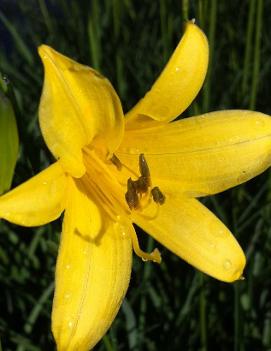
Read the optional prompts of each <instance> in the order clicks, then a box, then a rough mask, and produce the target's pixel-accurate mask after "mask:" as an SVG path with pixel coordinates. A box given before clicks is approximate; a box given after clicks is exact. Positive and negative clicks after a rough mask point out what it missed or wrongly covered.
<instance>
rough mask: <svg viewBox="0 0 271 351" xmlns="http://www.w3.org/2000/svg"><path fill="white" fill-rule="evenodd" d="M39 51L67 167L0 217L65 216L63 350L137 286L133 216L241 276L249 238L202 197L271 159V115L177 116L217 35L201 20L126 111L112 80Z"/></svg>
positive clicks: (54, 136) (207, 264)
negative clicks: (209, 35)
mask: <svg viewBox="0 0 271 351" xmlns="http://www.w3.org/2000/svg"><path fill="white" fill-rule="evenodd" d="M39 53H40V56H41V59H42V61H43V64H44V67H45V79H44V86H43V92H42V97H41V102H40V109H39V120H40V126H41V130H42V133H43V136H44V139H45V141H46V143H47V145H48V147H49V149H50V150H51V152H52V153H53V155H54V156H55V158H56V160H57V161H56V162H55V163H54V164H53V165H51V166H49V167H48V168H47V169H46V170H44V171H42V172H41V173H39V174H38V175H36V176H35V177H33V178H32V179H30V180H29V181H27V182H25V183H24V184H22V185H20V186H18V187H17V188H15V189H14V190H12V191H10V192H9V193H7V194H5V195H3V196H2V197H0V217H1V218H3V219H6V220H8V221H10V222H13V223H17V224H19V225H24V226H37V225H42V224H45V223H48V222H50V221H53V220H54V219H56V218H58V217H59V216H60V214H61V213H62V212H63V211H65V215H64V221H63V230H62V235H61V243H60V249H59V255H58V259H57V268H56V289H55V296H54V303H53V312H52V329H53V334H54V337H55V340H56V343H57V347H58V350H59V351H64V350H65V351H74V350H80V351H88V350H89V349H90V348H93V347H94V346H95V344H96V343H97V342H98V341H99V340H100V339H101V338H102V336H103V335H104V334H105V333H106V331H107V329H108V328H109V327H110V325H111V323H112V321H113V320H114V318H115V316H116V313H117V312H118V310H119V307H120V305H121V302H122V300H123V298H124V295H125V293H126V290H127V288H128V285H129V280H130V274H131V262H132V249H134V251H135V252H136V254H138V255H139V256H140V257H142V259H143V260H153V261H156V262H160V260H161V258H160V254H159V251H158V250H157V249H156V250H154V251H153V252H152V253H145V252H143V251H142V250H141V249H140V247H139V244H138V240H137V236H136V233H135V230H134V228H133V225H132V223H136V224H138V225H139V226H140V227H142V228H143V229H144V230H145V231H146V232H147V233H149V234H150V235H152V236H153V237H154V238H155V239H157V240H158V241H159V242H161V243H162V244H163V245H165V246H166V247H167V248H168V249H170V250H171V251H172V252H174V253H175V254H177V255H178V256H180V257H181V258H183V259H184V260H186V261H187V262H189V263H190V264H191V265H193V266H195V267H196V268H198V269H199V270H201V271H203V272H205V273H207V274H209V275H211V276H213V277H215V278H217V279H219V280H222V281H226V282H232V281H234V280H237V279H240V278H241V276H242V272H243V268H244V265H245V256H244V254H243V252H242V249H241V248H240V246H239V245H238V243H237V241H236V240H235V238H234V237H233V235H232V234H231V233H230V231H229V230H228V229H227V228H226V227H225V225H224V224H223V223H222V222H221V221H220V220H219V219H218V218H216V217H215V216H214V215H213V214H212V213H211V212H210V211H209V210H208V209H207V208H205V207H204V206H203V205H202V204H201V203H200V202H199V201H198V200H197V199H196V197H199V196H204V195H210V194H215V193H218V192H221V191H224V190H226V189H228V188H230V187H233V186H236V185H238V184H240V183H242V182H244V181H247V180H248V179H251V178H252V177H254V176H256V175H257V174H259V173H261V172H263V171H264V170H265V169H266V168H268V167H269V166H270V164H271V157H270V155H271V119H270V117H269V116H266V115H264V114H262V113H259V112H252V111H241V110H229V111H220V112H212V113H208V114H204V115H201V116H196V117H191V118H187V119H183V120H178V121H175V122H171V121H172V120H174V119H175V118H176V117H177V116H178V115H179V114H180V113H182V112H183V111H184V110H185V109H186V108H187V107H188V106H189V105H190V103H191V102H192V101H193V99H194V98H195V96H196V95H197V93H198V91H199V90H200V88H201V86H202V84H203V81H204V78H205V75H206V70H207V66H208V42H207V39H206V37H205V35H204V34H203V32H202V31H201V30H200V29H199V28H198V27H197V26H196V25H195V24H194V23H192V22H189V23H187V25H186V29H185V33H184V35H183V38H182V39H181V41H180V43H179V45H178V46H177V48H176V50H175V52H174V53H173V55H172V57H171V59H170V60H169V62H168V64H167V65H166V67H165V68H164V70H163V72H162V73H161V75H160V76H159V78H158V79H157V81H156V82H155V84H154V85H153V87H152V88H151V90H150V91H149V92H148V93H147V94H146V95H145V97H144V98H143V99H142V100H140V101H139V103H138V104H137V105H136V106H135V107H134V108H133V109H132V110H131V111H130V112H129V113H128V114H127V116H126V118H124V116H123V112H122V108H121V104H120V101H119V98H118V96H117V94H116V93H115V91H114V89H113V87H112V86H111V84H110V83H109V81H108V80H107V79H105V78H104V77H102V76H101V75H100V74H99V73H97V72H96V71H94V70H93V69H91V68H89V67H87V66H84V65H81V64H79V63H77V62H75V61H73V60H71V59H69V58H67V57H65V56H63V55H61V54H60V53H58V52H56V51H54V50H53V49H52V48H50V47H48V46H45V45H42V46H41V47H40V48H39Z"/></svg>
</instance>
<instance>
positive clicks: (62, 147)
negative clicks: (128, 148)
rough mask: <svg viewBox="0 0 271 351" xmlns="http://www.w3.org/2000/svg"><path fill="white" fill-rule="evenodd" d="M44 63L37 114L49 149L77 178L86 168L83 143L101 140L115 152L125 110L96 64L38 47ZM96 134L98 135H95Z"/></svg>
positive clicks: (44, 47)
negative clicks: (43, 75) (78, 61)
mask: <svg viewBox="0 0 271 351" xmlns="http://www.w3.org/2000/svg"><path fill="white" fill-rule="evenodd" d="M39 54H40V56H41V58H42V61H43V64H44V68H45V78H44V86H43V92H42V97H41V102H40V109H39V118H40V125H41V130H42V133H43V136H44V138H45V141H46V143H47V145H48V147H49V148H50V150H51V152H52V153H53V154H54V156H55V157H56V158H60V161H61V162H62V164H63V165H64V168H65V169H66V170H67V172H69V173H70V174H71V175H72V176H74V177H81V176H82V175H83V174H84V172H85V166H84V163H83V160H82V153H81V149H82V147H84V146H86V145H88V144H90V143H92V142H93V143H94V144H95V142H99V147H100V146H101V145H104V148H105V150H101V151H104V152H107V151H109V152H114V150H115V149H116V148H117V147H118V145H119V143H120V141H121V137H122V134H123V112H122V107H121V104H120V101H119V98H118V96H117V94H116V93H115V91H114V89H113V87H112V85H111V84H110V82H109V81H108V80H107V79H105V78H104V77H103V76H101V75H100V74H99V73H98V72H96V71H94V70H93V69H91V68H89V67H87V66H84V65H81V64H79V63H77V62H75V61H73V60H71V59H69V58H68V57H65V56H63V55H61V54H60V53H58V52H56V51H55V50H53V49H52V48H50V47H48V46H45V45H42V46H41V47H40V48H39ZM94 139H95V140H94Z"/></svg>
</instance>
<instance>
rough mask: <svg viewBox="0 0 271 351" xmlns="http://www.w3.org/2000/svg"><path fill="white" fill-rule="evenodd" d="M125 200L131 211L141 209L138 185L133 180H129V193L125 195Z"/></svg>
mask: <svg viewBox="0 0 271 351" xmlns="http://www.w3.org/2000/svg"><path fill="white" fill-rule="evenodd" d="M125 199H126V202H127V204H128V206H129V208H130V210H132V209H137V208H138V207H139V198H138V195H137V189H136V185H135V182H134V181H133V180H132V179H131V178H129V179H128V180H127V192H126V193H125Z"/></svg>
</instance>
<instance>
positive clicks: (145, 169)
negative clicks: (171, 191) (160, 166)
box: [139, 154, 150, 178]
mask: <svg viewBox="0 0 271 351" xmlns="http://www.w3.org/2000/svg"><path fill="white" fill-rule="evenodd" d="M139 170H140V173H141V175H142V176H143V177H146V178H149V177H150V170H149V166H148V164H147V161H146V159H145V157H144V154H140V155H139Z"/></svg>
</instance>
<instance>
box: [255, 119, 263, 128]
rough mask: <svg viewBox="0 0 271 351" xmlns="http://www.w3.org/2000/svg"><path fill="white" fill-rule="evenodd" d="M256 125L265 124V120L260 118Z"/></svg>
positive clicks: (261, 125)
mask: <svg viewBox="0 0 271 351" xmlns="http://www.w3.org/2000/svg"><path fill="white" fill-rule="evenodd" d="M256 125H257V126H259V127H263V126H264V125H265V121H263V120H262V119H261V120H257V121H256Z"/></svg>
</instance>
